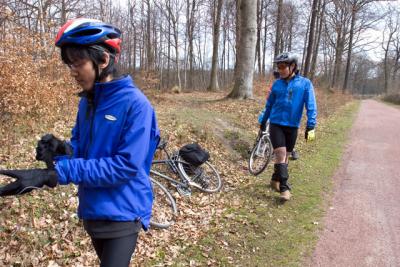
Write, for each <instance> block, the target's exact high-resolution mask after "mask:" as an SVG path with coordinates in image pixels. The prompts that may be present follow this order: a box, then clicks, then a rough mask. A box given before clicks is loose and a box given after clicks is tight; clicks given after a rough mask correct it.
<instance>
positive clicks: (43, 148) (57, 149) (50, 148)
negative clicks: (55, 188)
mask: <svg viewBox="0 0 400 267" xmlns="http://www.w3.org/2000/svg"><path fill="white" fill-rule="evenodd" d="M64 155H72V148H71V146H70V145H69V144H67V142H65V141H61V140H60V139H58V138H57V137H55V136H54V135H52V134H46V135H44V136H42V138H41V139H40V140H39V142H38V144H37V147H36V159H37V160H41V161H44V162H45V163H46V165H47V168H48V169H54V163H53V161H54V158H55V157H56V156H64Z"/></svg>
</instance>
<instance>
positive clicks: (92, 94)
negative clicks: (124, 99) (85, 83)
mask: <svg viewBox="0 0 400 267" xmlns="http://www.w3.org/2000/svg"><path fill="white" fill-rule="evenodd" d="M132 85H133V80H132V77H131V76H130V75H123V76H121V77H119V78H117V79H114V80H112V81H109V82H105V83H95V84H94V87H93V90H91V91H81V92H80V93H78V96H80V97H86V98H87V99H88V100H96V102H98V101H99V99H100V98H101V99H102V98H107V97H108V96H111V95H113V94H114V93H116V92H117V91H119V90H121V89H123V88H126V87H128V86H132Z"/></svg>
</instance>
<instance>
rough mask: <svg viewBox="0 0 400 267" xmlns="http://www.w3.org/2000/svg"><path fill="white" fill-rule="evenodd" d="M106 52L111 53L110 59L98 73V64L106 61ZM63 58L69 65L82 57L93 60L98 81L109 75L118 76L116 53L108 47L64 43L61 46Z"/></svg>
mask: <svg viewBox="0 0 400 267" xmlns="http://www.w3.org/2000/svg"><path fill="white" fill-rule="evenodd" d="M104 53H109V55H110V61H109V63H108V65H107V67H106V68H105V69H103V71H102V72H101V73H98V67H97V66H98V65H99V64H101V63H103V62H104ZM61 59H62V61H63V62H64V63H65V64H67V65H69V64H73V63H74V62H76V61H78V60H82V59H89V60H91V61H92V62H93V65H94V68H95V71H96V81H101V80H102V79H104V78H105V77H107V76H108V75H111V76H112V77H113V78H117V77H118V70H117V67H116V64H115V54H114V53H112V52H109V51H108V50H107V49H106V48H104V47H102V46H99V45H96V46H83V45H64V46H62V47H61Z"/></svg>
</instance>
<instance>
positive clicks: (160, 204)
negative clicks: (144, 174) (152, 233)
mask: <svg viewBox="0 0 400 267" xmlns="http://www.w3.org/2000/svg"><path fill="white" fill-rule="evenodd" d="M150 180H151V183H152V190H153V210H152V215H151V219H150V227H155V228H160V229H167V228H168V227H170V226H171V225H172V224H173V223H174V221H175V217H176V216H177V214H178V208H177V206H176V202H175V199H174V197H173V196H172V195H171V193H170V192H169V191H168V189H167V188H165V187H164V186H163V185H162V184H161V183H160V182H158V181H157V180H155V179H153V178H151V177H150Z"/></svg>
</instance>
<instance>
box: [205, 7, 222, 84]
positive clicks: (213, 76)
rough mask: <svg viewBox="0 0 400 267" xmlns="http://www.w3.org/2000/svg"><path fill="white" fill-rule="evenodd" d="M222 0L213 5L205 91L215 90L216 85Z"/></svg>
mask: <svg viewBox="0 0 400 267" xmlns="http://www.w3.org/2000/svg"><path fill="white" fill-rule="evenodd" d="M223 2H224V1H223V0H218V3H217V6H216V7H214V27H213V33H214V34H213V56H212V66H211V77H210V85H209V86H208V88H207V91H217V90H218V89H219V85H218V50H219V35H220V34H219V33H220V25H221V12H222V5H223Z"/></svg>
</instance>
